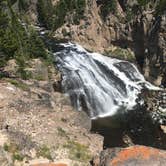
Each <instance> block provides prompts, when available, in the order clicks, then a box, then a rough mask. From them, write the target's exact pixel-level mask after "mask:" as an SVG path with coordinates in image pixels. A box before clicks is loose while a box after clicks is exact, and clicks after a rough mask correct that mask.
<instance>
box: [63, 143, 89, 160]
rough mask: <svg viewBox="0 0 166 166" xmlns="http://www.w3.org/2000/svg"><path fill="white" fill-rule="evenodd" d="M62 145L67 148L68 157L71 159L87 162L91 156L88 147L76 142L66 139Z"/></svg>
mask: <svg viewBox="0 0 166 166" xmlns="http://www.w3.org/2000/svg"><path fill="white" fill-rule="evenodd" d="M64 147H65V148H67V149H69V158H70V159H71V160H76V161H81V162H87V161H89V160H90V159H91V157H92V156H91V155H90V152H89V150H88V147H87V146H85V145H82V144H80V143H78V142H74V141H68V143H67V144H66V145H64Z"/></svg>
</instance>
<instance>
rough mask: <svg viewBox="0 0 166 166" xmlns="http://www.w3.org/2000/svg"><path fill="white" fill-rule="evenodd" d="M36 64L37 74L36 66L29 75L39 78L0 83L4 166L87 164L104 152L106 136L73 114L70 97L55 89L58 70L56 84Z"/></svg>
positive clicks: (82, 117) (78, 114)
mask: <svg viewBox="0 0 166 166" xmlns="http://www.w3.org/2000/svg"><path fill="white" fill-rule="evenodd" d="M33 63H34V64H33V65H34V66H36V67H37V68H38V70H37V69H36V68H35V67H33V70H31V71H33V73H35V74H36V72H40V79H39V78H38V80H35V79H30V80H27V81H23V80H20V79H3V80H0V101H1V102H0V146H1V148H0V149H2V154H3V155H1V154H0V156H1V157H0V161H2V162H1V165H3V164H4V165H5V166H7V165H8V166H10V165H14V166H20V165H25V166H29V165H33V164H34V165H35V164H38V163H42V162H43V163H49V162H50V161H51V162H54V163H56V162H58V161H61V163H66V164H67V165H74V164H77V165H88V164H89V160H91V158H92V156H93V155H94V154H96V153H98V152H99V151H101V150H102V147H103V145H102V144H103V138H102V137H101V136H99V135H97V134H91V133H90V132H89V128H90V120H89V119H88V117H87V116H86V115H85V114H84V113H80V112H77V111H74V110H73V108H72V107H71V106H70V102H69V100H68V98H67V97H66V96H64V95H63V94H61V93H59V92H55V91H54V90H53V87H52V83H53V82H55V81H56V79H57V75H56V74H55V71H52V75H51V79H52V80H51V79H48V77H46V76H47V75H48V74H50V73H46V72H48V71H47V70H45V67H44V66H43V65H39V64H41V62H40V61H39V60H35V61H34V62H33ZM39 69H40V70H39ZM43 71H44V72H43ZM41 78H43V79H44V80H41ZM36 79H37V78H36ZM84 124H86V125H84ZM0 153H1V151H0ZM3 156H4V157H3ZM1 158H2V159H1ZM64 161H65V162H64ZM6 163H7V164H6Z"/></svg>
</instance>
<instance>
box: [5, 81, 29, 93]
mask: <svg viewBox="0 0 166 166" xmlns="http://www.w3.org/2000/svg"><path fill="white" fill-rule="evenodd" d="M6 80H7V81H8V82H9V83H11V84H12V85H14V86H15V87H17V88H20V89H22V90H24V91H28V90H29V87H28V85H27V84H25V83H23V82H21V81H18V80H14V79H6Z"/></svg>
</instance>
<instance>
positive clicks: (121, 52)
mask: <svg viewBox="0 0 166 166" xmlns="http://www.w3.org/2000/svg"><path fill="white" fill-rule="evenodd" d="M104 54H105V55H106V56H110V57H113V58H118V59H122V60H128V61H134V60H135V57H134V54H132V53H131V52H130V51H129V50H127V49H123V48H119V47H118V48H116V49H114V50H110V51H107V50H106V51H105V53H104Z"/></svg>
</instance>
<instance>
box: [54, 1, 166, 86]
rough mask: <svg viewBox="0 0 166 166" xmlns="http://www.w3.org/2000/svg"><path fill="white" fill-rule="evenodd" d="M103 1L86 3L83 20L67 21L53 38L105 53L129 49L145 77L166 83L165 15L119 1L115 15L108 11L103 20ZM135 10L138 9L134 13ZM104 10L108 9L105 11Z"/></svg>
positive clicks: (154, 7)
mask: <svg viewBox="0 0 166 166" xmlns="http://www.w3.org/2000/svg"><path fill="white" fill-rule="evenodd" d="M107 3H108V2H107V0H106V1H96V0H91V1H87V5H86V9H85V12H84V15H85V19H82V20H81V21H80V24H79V25H75V24H72V23H70V22H69V21H68V18H66V21H65V23H64V25H62V26H61V27H60V28H58V29H57V30H55V31H54V37H55V38H58V39H67V40H70V41H73V42H77V43H79V44H81V45H82V46H84V47H85V48H87V49H89V50H92V51H98V52H102V53H103V52H105V51H108V50H111V51H112V49H115V46H116V47H120V48H124V49H131V50H132V51H133V52H134V54H135V57H136V62H137V63H138V64H139V66H140V68H141V70H142V72H143V73H144V75H145V77H146V78H148V79H150V80H151V81H152V82H154V83H155V84H156V85H161V84H165V73H166V72H165V71H166V69H165V66H166V65H165V64H166V49H165V48H166V39H165V33H166V26H165V24H166V21H165V20H166V13H164V12H163V13H162V14H160V15H158V16H156V14H155V10H157V9H156V6H155V3H154V4H153V3H152V4H151V6H152V8H149V7H148V5H147V6H146V7H139V6H138V2H137V1H134V3H133V1H132V2H131V1H126V4H125V3H124V1H118V0H115V3H116V12H114V13H113V12H112V11H111V9H110V11H109V12H108V13H107V15H106V16H105V17H104V18H103V16H102V8H103V6H105V5H107ZM134 7H138V8H140V9H139V10H138V11H137V12H136V13H134V11H130V9H132V10H133V8H134ZM105 10H107V8H106V9H105Z"/></svg>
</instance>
